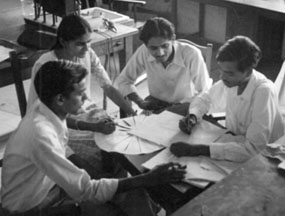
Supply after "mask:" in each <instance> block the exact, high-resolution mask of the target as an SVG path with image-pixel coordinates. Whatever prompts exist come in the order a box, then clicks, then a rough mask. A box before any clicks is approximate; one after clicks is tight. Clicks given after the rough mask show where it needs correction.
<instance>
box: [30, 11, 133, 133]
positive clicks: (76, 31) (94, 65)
mask: <svg viewBox="0 0 285 216" xmlns="http://www.w3.org/2000/svg"><path fill="white" fill-rule="evenodd" d="M91 34H92V28H91V26H90V24H89V23H88V22H87V21H86V20H85V19H83V18H82V17H80V16H78V15H68V16H66V17H64V18H63V19H62V21H61V23H60V25H59V27H58V29H57V42H56V44H55V45H54V47H53V48H52V50H51V51H50V52H48V53H45V54H44V55H42V56H41V57H40V58H39V59H38V60H37V62H36V63H35V65H34V68H33V71H32V81H33V79H34V77H35V74H36V73H37V71H38V69H39V68H40V67H41V65H43V64H44V63H45V62H47V61H52V60H57V59H65V60H70V61H73V62H78V63H81V64H82V65H83V66H84V67H86V69H87V71H88V76H87V90H86V93H87V96H88V98H89V99H90V94H91V76H90V75H91V74H92V75H94V76H95V78H96V79H97V80H98V82H99V84H100V86H101V87H102V88H103V90H104V92H105V93H106V95H107V96H108V97H109V98H110V99H111V100H112V101H113V102H114V103H115V104H117V105H118V106H119V107H120V108H121V109H122V110H124V111H125V112H126V113H127V114H128V115H134V114H135V112H134V111H133V109H132V108H131V107H130V105H129V104H128V102H127V101H126V100H125V99H124V98H123V97H122V95H121V94H120V93H119V92H118V90H117V89H115V88H114V87H113V86H112V82H111V80H110V78H109V76H108V74H107V72H106V71H105V69H104V67H103V66H102V64H101V62H100V59H99V58H98V56H97V55H96V54H95V52H94V51H93V50H92V49H91V48H90V43H91ZM37 98H38V96H37V94H36V92H35V89H34V85H33V83H31V86H30V92H29V97H28V109H29V108H30V107H31V106H32V104H33V103H34V102H35V100H36V99H37ZM28 109H27V110H28ZM68 126H69V127H71V128H74V129H80V130H88V131H97V132H98V128H97V127H96V125H95V124H94V123H88V122H84V121H72V120H70V119H69V120H68ZM99 130H100V129H99ZM99 132H100V131H99Z"/></svg>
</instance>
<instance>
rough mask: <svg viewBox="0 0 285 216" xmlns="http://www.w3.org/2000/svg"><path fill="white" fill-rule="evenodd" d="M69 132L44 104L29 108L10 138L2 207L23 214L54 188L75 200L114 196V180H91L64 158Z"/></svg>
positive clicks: (4, 169)
mask: <svg viewBox="0 0 285 216" xmlns="http://www.w3.org/2000/svg"><path fill="white" fill-rule="evenodd" d="M67 140H68V130H67V127H66V122H65V121H61V120H60V119H59V118H58V117H57V116H56V115H55V114H54V113H53V112H52V111H51V110H50V109H49V108H47V107H46V106H45V105H44V104H42V103H38V105H37V106H32V109H31V111H30V112H29V113H27V114H26V116H25V117H24V119H23V120H22V121H21V123H20V125H19V127H18V129H17V130H16V132H15V133H14V134H13V136H11V138H10V140H9V142H8V144H7V147H6V150H5V153H4V160H3V168H2V188H1V189H2V190H1V196H2V207H3V208H5V209H8V210H10V211H12V212H14V211H16V212H23V211H27V210H30V209H31V208H33V207H35V206H37V205H39V204H40V203H41V202H42V201H43V200H44V198H45V197H46V196H47V194H48V193H49V191H50V189H51V188H52V187H53V186H54V185H55V184H57V185H59V186H60V187H61V188H63V189H64V190H65V191H66V192H67V194H68V195H69V196H70V197H72V198H73V199H74V200H75V201H78V202H80V201H84V200H90V201H93V202H95V203H100V202H105V201H108V200H110V199H112V197H113V196H114V194H115V192H116V190H117V187H118V180H117V179H101V180H91V179H90V177H89V175H88V174H87V173H86V172H85V171H84V170H83V169H79V168H77V167H76V166H75V165H73V164H72V163H71V162H70V161H69V160H68V159H66V157H65V154H66V145H67Z"/></svg>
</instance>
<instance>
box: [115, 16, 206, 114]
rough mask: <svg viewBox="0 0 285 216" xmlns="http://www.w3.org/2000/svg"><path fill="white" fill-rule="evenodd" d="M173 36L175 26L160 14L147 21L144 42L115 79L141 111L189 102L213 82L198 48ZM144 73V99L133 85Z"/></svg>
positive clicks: (143, 31) (122, 91) (158, 109)
mask: <svg viewBox="0 0 285 216" xmlns="http://www.w3.org/2000/svg"><path fill="white" fill-rule="evenodd" d="M175 37H176V36H175V29H174V26H173V24H172V23H170V22H169V21H168V20H166V19H164V18H161V17H155V18H151V19H149V20H147V21H146V23H145V25H144V27H143V29H142V31H141V33H140V40H141V41H142V42H143V43H144V44H142V45H141V46H140V47H139V48H138V49H137V50H136V52H135V53H134V55H133V56H132V57H131V59H130V60H129V61H128V63H127V65H126V66H125V68H124V69H123V71H122V73H121V74H120V75H119V77H118V78H117V80H116V82H117V85H118V88H119V91H120V92H121V93H122V94H123V96H124V97H127V98H128V99H129V100H131V101H133V102H134V103H136V104H137V105H138V106H139V107H140V108H141V109H143V110H152V111H154V112H159V111H161V110H162V109H164V108H166V107H168V106H170V105H172V104H175V103H185V102H190V101H191V100H192V98H193V96H195V95H197V94H198V93H200V92H202V91H205V90H208V89H209V88H210V86H211V84H212V80H211V79H210V78H209V74H208V71H207V68H206V65H205V62H204V59H203V56H202V54H201V51H200V50H199V49H197V48H196V47H194V46H192V45H189V44H186V43H181V42H178V41H176V40H175ZM143 73H146V74H147V82H148V89H149V93H150V96H148V97H147V98H146V99H144V100H143V99H142V98H141V97H140V96H139V95H138V92H137V90H136V87H135V82H136V80H137V78H138V77H139V76H140V75H142V74H143Z"/></svg>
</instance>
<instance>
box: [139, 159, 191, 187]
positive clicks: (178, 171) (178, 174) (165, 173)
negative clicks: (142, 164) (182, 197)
mask: <svg viewBox="0 0 285 216" xmlns="http://www.w3.org/2000/svg"><path fill="white" fill-rule="evenodd" d="M144 175H145V181H146V182H145V183H146V185H148V186H156V185H160V184H166V183H171V182H172V183H173V182H180V181H182V180H183V179H184V177H185V175H186V166H182V165H180V164H179V163H172V162H171V163H167V164H163V165H159V166H156V167H155V168H153V169H152V170H150V171H149V172H147V173H146V174H144Z"/></svg>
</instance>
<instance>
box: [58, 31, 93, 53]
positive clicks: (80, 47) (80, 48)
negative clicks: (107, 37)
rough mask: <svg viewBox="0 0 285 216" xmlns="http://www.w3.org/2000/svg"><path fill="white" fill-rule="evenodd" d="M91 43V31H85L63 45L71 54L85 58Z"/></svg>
mask: <svg viewBox="0 0 285 216" xmlns="http://www.w3.org/2000/svg"><path fill="white" fill-rule="evenodd" d="M90 44H91V33H89V32H88V33H85V34H84V35H83V36H81V37H79V38H77V39H75V40H72V41H64V42H63V47H64V50H65V52H67V54H68V55H69V56H72V57H78V58H84V57H85V55H86V53H87V51H88V49H89V47H90Z"/></svg>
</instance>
